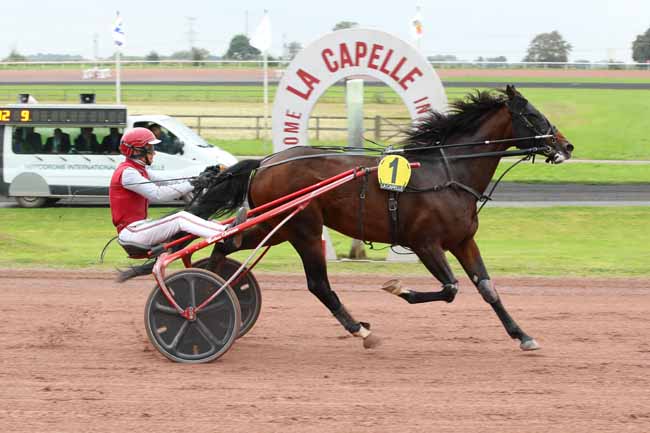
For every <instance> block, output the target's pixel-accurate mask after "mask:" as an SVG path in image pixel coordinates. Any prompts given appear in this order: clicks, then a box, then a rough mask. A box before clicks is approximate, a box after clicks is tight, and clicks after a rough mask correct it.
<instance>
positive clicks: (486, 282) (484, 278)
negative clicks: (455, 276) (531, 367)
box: [451, 237, 540, 350]
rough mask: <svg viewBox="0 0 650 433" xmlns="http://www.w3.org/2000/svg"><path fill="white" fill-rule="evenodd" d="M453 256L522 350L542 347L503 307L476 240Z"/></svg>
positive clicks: (457, 248)
mask: <svg viewBox="0 0 650 433" xmlns="http://www.w3.org/2000/svg"><path fill="white" fill-rule="evenodd" d="M451 252H452V254H453V255H454V256H456V258H457V259H458V261H459V262H460V264H461V265H462V266H463V269H465V272H467V275H468V276H469V278H470V280H472V283H474V285H475V286H476V288H477V289H478V291H479V293H480V294H481V296H482V297H483V299H484V300H485V302H487V303H488V304H490V306H491V307H492V309H493V310H494V311H495V313H497V316H498V317H499V319H500V320H501V323H502V324H503V326H504V327H505V328H506V332H508V335H509V336H510V337H511V338H513V339H514V338H517V339H518V340H519V341H520V344H519V347H520V348H521V350H537V349H539V348H540V346H539V345H538V344H537V342H536V341H535V339H534V338H532V337H531V336H529V335H528V334H526V333H525V332H524V331H523V330H522V329H521V328H520V327H519V325H517V323H516V322H515V321H514V319H513V318H512V317H511V316H510V314H509V313H508V311H507V310H506V308H505V307H504V306H503V303H502V302H501V299H500V298H499V294H498V293H497V291H496V289H495V288H494V284H493V283H492V280H490V276H489V275H488V273H487V270H486V269H485V265H484V264H483V259H482V258H481V252H480V251H479V249H478V246H477V245H476V241H474V238H473V237H472V238H469V239H467V240H465V241H463V242H462V243H461V244H459V245H458V247H456V248H453V249H452V250H451Z"/></svg>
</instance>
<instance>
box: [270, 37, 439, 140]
mask: <svg viewBox="0 0 650 433" xmlns="http://www.w3.org/2000/svg"><path fill="white" fill-rule="evenodd" d="M355 75H367V76H371V77H374V78H376V79H378V80H381V81H383V82H384V83H386V84H387V85H388V86H390V87H391V88H392V89H393V90H394V91H395V92H396V93H397V94H398V95H399V96H400V97H401V98H402V101H403V102H404V104H406V106H407V108H408V111H409V114H410V115H411V118H412V119H413V120H415V119H417V118H418V117H420V116H421V115H423V114H424V113H427V112H428V111H429V110H431V109H434V110H438V111H443V110H445V108H446V105H447V98H446V96H445V92H444V89H443V87H442V83H441V82H440V78H438V75H437V74H436V73H435V71H434V70H433V68H432V67H431V65H429V64H428V63H427V61H426V59H424V57H422V55H421V54H420V53H419V52H418V51H417V50H416V49H415V48H414V47H413V46H412V45H410V44H408V43H406V42H404V41H402V40H401V39H398V38H396V37H395V36H392V35H390V34H388V33H385V32H381V31H378V30H368V29H347V30H339V31H335V32H333V33H330V34H328V35H326V36H324V37H322V38H320V39H318V40H317V41H315V42H313V43H312V44H310V45H309V46H307V47H306V48H305V49H303V50H302V51H301V52H300V53H299V54H298V55H297V56H296V58H295V59H294V60H293V61H292V62H291V64H290V65H289V67H288V68H287V70H286V71H285V73H284V75H283V77H282V80H281V81H280V84H279V86H278V91H277V92H276V96H275V102H274V105H273V148H274V150H275V151H276V152H277V151H280V150H283V149H286V148H288V147H292V146H304V145H308V144H309V139H308V124H309V116H310V114H311V111H312V109H313V108H314V105H315V104H316V102H317V101H318V98H320V97H321V95H322V94H323V93H325V91H326V90H327V89H328V88H329V87H330V86H332V85H333V84H334V83H336V82H337V81H339V80H341V79H343V78H345V77H349V76H355Z"/></svg>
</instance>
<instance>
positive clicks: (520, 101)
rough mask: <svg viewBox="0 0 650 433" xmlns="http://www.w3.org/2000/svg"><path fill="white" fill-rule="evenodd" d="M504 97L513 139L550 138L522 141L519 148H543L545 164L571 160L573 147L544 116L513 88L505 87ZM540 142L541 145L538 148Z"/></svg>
mask: <svg viewBox="0 0 650 433" xmlns="http://www.w3.org/2000/svg"><path fill="white" fill-rule="evenodd" d="M505 93H506V95H507V96H508V100H507V101H506V106H507V107H508V109H509V110H510V114H511V116H512V135H513V138H525V137H534V136H540V135H548V136H550V137H546V138H543V139H541V140H543V141H541V140H535V139H528V140H526V139H524V140H522V141H521V144H520V145H518V146H517V147H519V148H530V147H544V150H543V151H542V152H541V153H542V154H543V155H544V156H546V157H547V159H546V162H550V163H552V164H560V163H562V162H564V161H566V160H567V159H569V158H571V152H572V151H573V145H572V144H571V143H570V142H569V140H567V139H566V138H565V137H564V135H562V133H561V132H560V131H558V129H557V128H556V127H555V126H554V125H553V124H552V123H551V122H549V121H548V119H547V118H546V116H544V115H543V114H542V113H540V112H539V110H537V108H535V107H534V106H533V104H531V103H530V102H528V100H527V99H526V98H524V97H523V96H522V94H521V93H519V92H518V91H517V90H516V89H515V86H511V85H507V86H506V91H505ZM540 141H541V143H543V145H542V146H540V144H541V143H540Z"/></svg>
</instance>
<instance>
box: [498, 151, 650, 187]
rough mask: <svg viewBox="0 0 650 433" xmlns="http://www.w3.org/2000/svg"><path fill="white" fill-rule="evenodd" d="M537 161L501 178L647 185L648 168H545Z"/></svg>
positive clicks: (590, 165)
mask: <svg viewBox="0 0 650 433" xmlns="http://www.w3.org/2000/svg"><path fill="white" fill-rule="evenodd" d="M543 160H544V158H541V157H540V158H539V159H538V160H537V162H536V163H535V164H530V163H521V164H519V165H518V166H517V167H515V168H513V169H512V170H510V172H509V173H508V174H507V175H506V176H505V177H504V179H503V180H504V181H506V182H526V183H588V184H625V183H650V164H644V165H633V164H593V163H564V164H560V165H551V164H545V163H544V162H543ZM512 164H513V162H510V161H502V162H501V164H500V165H499V168H498V169H497V171H496V173H495V176H494V178H495V179H496V178H497V177H498V176H499V175H500V174H501V173H503V171H504V170H506V169H507V168H508V167H511V166H512Z"/></svg>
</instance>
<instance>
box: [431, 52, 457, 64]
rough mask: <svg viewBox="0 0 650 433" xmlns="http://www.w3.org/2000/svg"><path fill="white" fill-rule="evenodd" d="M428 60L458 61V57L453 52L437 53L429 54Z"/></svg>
mask: <svg viewBox="0 0 650 433" xmlns="http://www.w3.org/2000/svg"><path fill="white" fill-rule="evenodd" d="M427 60H428V61H430V62H457V61H458V57H456V56H454V55H452V54H436V55H434V56H428V57H427Z"/></svg>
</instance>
